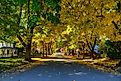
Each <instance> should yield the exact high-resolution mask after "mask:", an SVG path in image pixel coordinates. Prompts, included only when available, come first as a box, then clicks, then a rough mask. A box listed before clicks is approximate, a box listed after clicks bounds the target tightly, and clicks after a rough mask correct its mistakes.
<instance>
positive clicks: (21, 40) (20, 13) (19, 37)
mask: <svg viewBox="0 0 121 81" xmlns="http://www.w3.org/2000/svg"><path fill="white" fill-rule="evenodd" d="M22 7H23V4H21V5H20V12H19V17H18V22H17V25H18V27H19V25H20V21H21V15H22ZM17 31H18V28H17ZM17 38H18V39H19V41H20V42H21V43H22V45H23V46H24V47H25V46H26V44H25V42H24V41H23V39H22V38H21V36H19V35H17Z"/></svg>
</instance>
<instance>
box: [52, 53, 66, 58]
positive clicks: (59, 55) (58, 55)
mask: <svg viewBox="0 0 121 81" xmlns="http://www.w3.org/2000/svg"><path fill="white" fill-rule="evenodd" d="M52 57H57V58H64V53H61V52H56V53H53V54H52Z"/></svg>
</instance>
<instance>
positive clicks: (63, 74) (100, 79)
mask: <svg viewBox="0 0 121 81" xmlns="http://www.w3.org/2000/svg"><path fill="white" fill-rule="evenodd" d="M3 76H4V75H1V78H0V81H121V75H113V74H111V73H105V72H101V71H98V70H95V69H93V68H89V67H87V66H85V65H80V64H77V63H73V62H70V63H65V62H45V63H44V64H42V65H39V66H37V67H34V68H32V69H29V70H26V71H23V72H20V73H16V74H10V75H9V76H6V77H3Z"/></svg>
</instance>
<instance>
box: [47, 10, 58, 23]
mask: <svg viewBox="0 0 121 81" xmlns="http://www.w3.org/2000/svg"><path fill="white" fill-rule="evenodd" d="M47 19H48V20H49V21H51V22H52V23H54V24H55V25H57V24H58V23H60V20H59V18H58V17H57V16H56V15H54V14H53V13H51V12H50V13H47Z"/></svg>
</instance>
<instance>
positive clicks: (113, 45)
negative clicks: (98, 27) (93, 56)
mask: <svg viewBox="0 0 121 81" xmlns="http://www.w3.org/2000/svg"><path fill="white" fill-rule="evenodd" d="M105 47H106V52H107V57H109V58H112V59H118V58H121V41H113V42H111V41H110V40H107V41H106V42H105Z"/></svg>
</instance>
